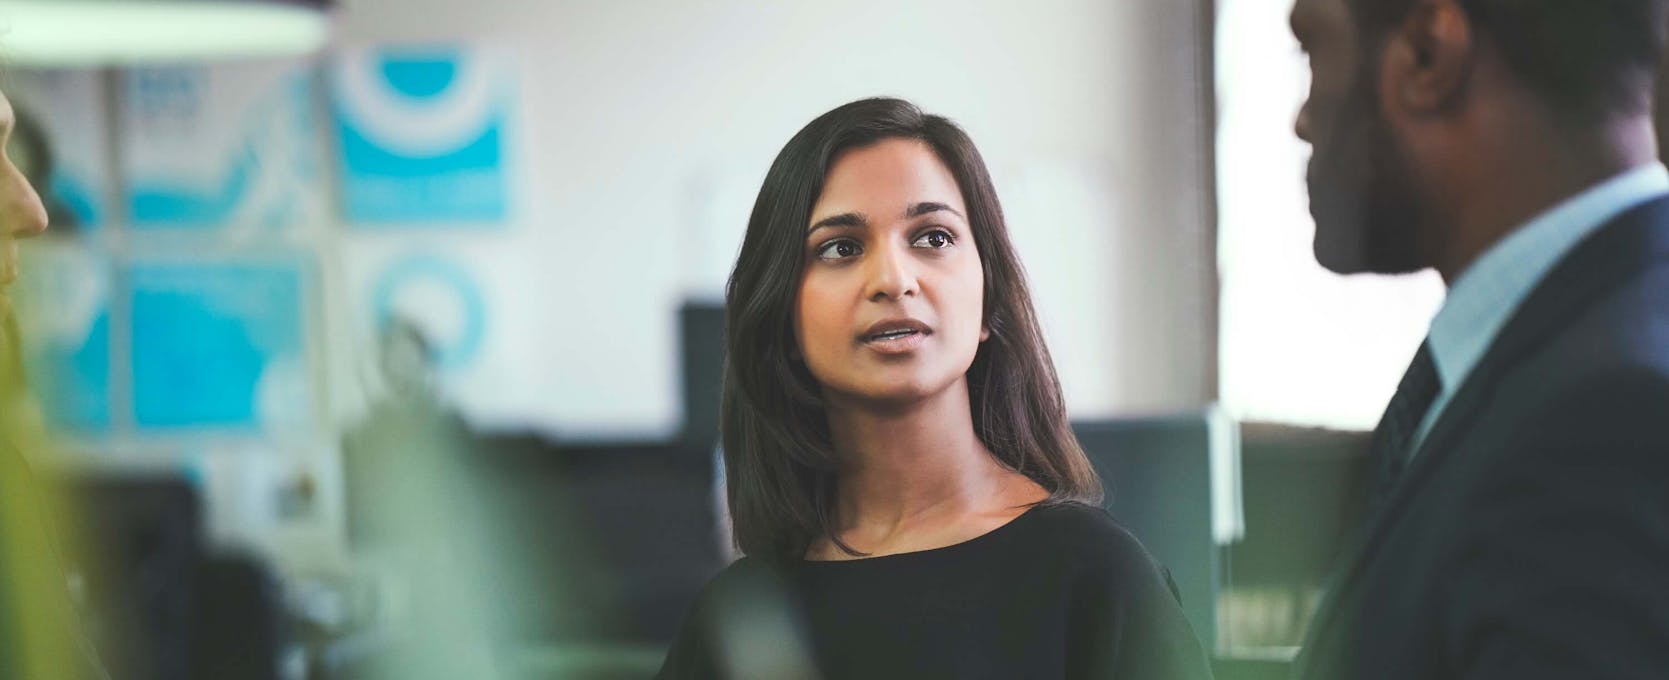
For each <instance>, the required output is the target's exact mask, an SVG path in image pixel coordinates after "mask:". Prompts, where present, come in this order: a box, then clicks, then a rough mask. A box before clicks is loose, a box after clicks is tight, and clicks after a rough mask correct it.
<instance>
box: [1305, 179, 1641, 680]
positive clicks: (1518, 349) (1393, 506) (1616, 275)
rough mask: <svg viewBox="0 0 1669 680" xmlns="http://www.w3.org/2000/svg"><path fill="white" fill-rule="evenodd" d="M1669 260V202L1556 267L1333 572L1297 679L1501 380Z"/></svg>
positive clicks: (1612, 227)
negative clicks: (1582, 316) (1591, 309)
mask: <svg viewBox="0 0 1669 680" xmlns="http://www.w3.org/2000/svg"><path fill="white" fill-rule="evenodd" d="M1666 257H1669V197H1665V198H1657V199H1653V200H1651V201H1648V202H1646V203H1644V204H1641V205H1640V206H1637V207H1635V208H1633V209H1630V210H1628V211H1626V212H1624V213H1623V214H1622V215H1620V216H1618V217H1616V218H1614V219H1612V220H1611V222H1610V223H1608V224H1606V225H1605V226H1604V227H1601V228H1600V229H1598V230H1596V231H1595V232H1594V233H1593V234H1592V235H1590V236H1589V237H1588V238H1587V239H1586V240H1584V241H1582V242H1581V243H1579V244H1578V245H1577V246H1576V247H1575V248H1573V249H1572V250H1571V252H1569V253H1567V254H1566V255H1565V257H1564V258H1562V259H1561V260H1560V261H1559V264H1557V265H1556V266H1555V267H1554V268H1553V269H1552V270H1551V271H1550V272H1549V273H1548V275H1547V276H1545V277H1543V279H1542V281H1541V282H1540V283H1539V284H1537V286H1536V288H1535V289H1534V290H1533V291H1531V293H1530V295H1529V296H1528V297H1526V298H1525V300H1524V303H1523V304H1521V305H1520V306H1519V308H1518V310H1517V311H1515V312H1514V313H1513V316H1512V318H1511V319H1510V320H1509V321H1508V322H1507V324H1506V325H1505V326H1504V327H1502V329H1501V332H1500V333H1499V334H1497V335H1496V337H1495V339H1494V341H1492V342H1491V344H1490V347H1489V349H1488V351H1486V352H1485V353H1484V356H1483V358H1482V360H1480V361H1479V362H1478V366H1477V367H1476V368H1474V369H1473V370H1472V373H1471V374H1470V375H1468V376H1467V378H1466V381H1465V382H1464V383H1462V384H1461V387H1460V389H1459V390H1458V391H1457V392H1456V393H1455V397H1454V399H1452V400H1451V401H1450V402H1449V404H1448V406H1446V407H1445V408H1444V410H1443V413H1442V415H1440V416H1439V417H1438V419H1437V422H1436V424H1435V425H1434V426H1433V427H1432V430H1431V433H1430V434H1429V435H1428V436H1427V437H1426V438H1425V440H1424V441H1423V442H1422V443H1421V444H1420V448H1419V450H1418V452H1417V453H1418V455H1416V456H1414V459H1413V461H1411V463H1410V465H1409V467H1408V469H1407V470H1405V471H1404V473H1403V479H1402V481H1401V482H1400V483H1399V484H1398V485H1397V488H1396V489H1395V491H1394V492H1393V493H1392V494H1391V497H1390V499H1389V500H1388V501H1387V502H1386V504H1385V506H1384V507H1383V508H1382V509H1381V510H1380V511H1379V512H1378V513H1377V514H1376V515H1375V516H1374V517H1373V518H1372V519H1371V520H1370V521H1369V524H1368V529H1367V530H1366V531H1363V532H1359V534H1358V537H1357V539H1356V540H1355V542H1354V544H1353V545H1352V546H1350V547H1351V549H1350V550H1349V551H1348V552H1347V553H1346V554H1347V555H1348V557H1347V558H1346V561H1345V562H1344V563H1343V564H1342V568H1341V569H1339V570H1338V571H1336V572H1335V575H1334V578H1333V582H1332V583H1331V584H1330V586H1329V587H1328V589H1327V590H1328V592H1327V595H1326V596H1325V599H1324V600H1323V601H1322V605H1321V607H1320V608H1319V609H1318V610H1317V612H1316V615H1315V617H1314V618H1313V619H1312V620H1311V624H1310V628H1309V634H1308V635H1307V637H1308V640H1306V641H1305V644H1304V655H1303V657H1301V658H1300V659H1299V664H1298V677H1305V675H1304V674H1305V673H1306V672H1307V671H1308V669H1307V666H1308V663H1307V657H1309V656H1310V650H1311V649H1312V647H1319V646H1321V643H1324V642H1326V641H1328V639H1329V637H1330V636H1331V635H1334V634H1335V633H1336V632H1338V631H1340V629H1341V628H1344V629H1345V630H1346V631H1348V627H1341V626H1340V625H1339V623H1340V622H1338V621H1336V620H1335V619H1336V618H1337V617H1338V615H1339V611H1338V607H1339V605H1338V601H1339V599H1340V597H1339V596H1340V594H1341V593H1343V592H1346V591H1347V590H1349V589H1350V588H1352V587H1353V586H1354V585H1355V582H1356V580H1357V579H1358V578H1359V577H1360V576H1361V573H1362V570H1363V569H1364V568H1365V567H1366V565H1367V564H1368V563H1369V562H1370V561H1371V558H1372V557H1373V556H1374V555H1375V554H1376V553H1377V551H1378V549H1379V547H1380V545H1381V543H1383V541H1384V538H1385V533H1386V532H1388V531H1389V530H1390V529H1391V527H1392V526H1394V525H1395V524H1396V521H1397V520H1398V519H1399V518H1400V517H1401V516H1402V514H1403V512H1404V510H1405V509H1406V508H1407V506H1408V504H1409V503H1410V502H1411V500H1412V499H1413V498H1414V497H1415V496H1416V495H1417V494H1418V493H1419V492H1420V490H1421V489H1422V488H1423V487H1424V485H1425V482H1426V480H1428V479H1430V477H1431V476H1432V475H1433V474H1435V470H1437V469H1439V468H1441V467H1442V465H1443V463H1444V461H1445V460H1447V459H1448V458H1449V456H1450V455H1451V449H1452V446H1451V444H1452V443H1453V440H1454V439H1456V438H1457V437H1459V436H1460V435H1462V434H1464V433H1465V432H1466V427H1467V425H1469V424H1470V423H1471V422H1472V421H1473V418H1474V415H1475V414H1476V412H1477V411H1478V409H1479V408H1481V407H1482V406H1483V405H1484V404H1486V403H1488V398H1489V396H1490V395H1491V394H1492V393H1493V392H1494V390H1495V386H1496V384H1497V383H1498V382H1499V381H1500V379H1501V377H1502V376H1503V375H1504V374H1505V373H1506V372H1507V370H1509V369H1510V368H1512V367H1513V366H1515V365H1517V364H1518V363H1519V362H1520V361H1522V360H1523V359H1524V357H1525V355H1527V354H1528V353H1529V352H1531V351H1532V350H1534V349H1535V348H1536V347H1538V346H1539V345H1540V344H1541V342H1542V341H1543V340H1544V339H1545V338H1546V337H1547V336H1548V335H1549V334H1550V333H1552V332H1554V331H1556V330H1558V329H1559V328H1561V327H1563V325H1564V324H1565V323H1566V322H1567V320H1568V319H1569V318H1570V317H1571V316H1572V315H1573V314H1575V313H1577V312H1579V311H1581V309H1582V308H1583V307H1584V306H1585V305H1586V304H1587V303H1589V302H1590V301H1592V300H1593V299H1594V298H1595V297H1596V296H1598V295H1599V294H1600V293H1602V292H1604V291H1605V290H1608V289H1610V288H1612V287H1614V286H1616V285H1618V284H1620V283H1622V282H1623V281H1624V280H1626V279H1627V278H1628V277H1630V276H1632V275H1634V274H1636V273H1638V272H1640V271H1643V270H1644V269H1646V268H1647V267H1648V266H1650V265H1651V263H1652V262H1653V261H1654V260H1658V259H1663V258H1666Z"/></svg>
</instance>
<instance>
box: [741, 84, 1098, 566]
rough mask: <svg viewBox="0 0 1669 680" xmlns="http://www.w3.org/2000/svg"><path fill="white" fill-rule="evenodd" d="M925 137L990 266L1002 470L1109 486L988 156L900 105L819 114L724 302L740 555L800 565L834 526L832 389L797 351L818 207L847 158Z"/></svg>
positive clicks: (756, 223) (985, 390)
mask: <svg viewBox="0 0 1669 680" xmlns="http://www.w3.org/2000/svg"><path fill="white" fill-rule="evenodd" d="M899 138H902V139H915V140H920V141H922V142H924V143H926V144H927V145H928V146H929V147H930V148H932V149H933V151H934V153H935V154H936V155H937V156H938V157H939V160H940V161H941V162H942V163H944V164H945V166H946V167H947V168H949V169H950V172H951V174H952V176H954V177H955V179H956V184H957V186H958V187H960V188H961V191H962V200H963V202H964V203H965V204H966V207H967V209H968V224H969V227H970V228H972V230H973V235H974V242H975V245H976V247H977V250H978V252H979V259H980V267H981V269H983V271H984V274H985V300H984V307H985V327H986V328H987V329H989V330H990V338H989V339H988V340H986V341H985V342H983V343H981V344H980V347H979V350H978V352H977V353H976V354H975V356H974V361H973V365H972V366H970V367H969V368H968V374H967V375H968V392H969V401H970V404H971V407H972V411H973V413H972V416H973V424H974V431H975V433H976V434H977V435H978V436H979V439H980V441H981V442H983V443H984V444H985V446H986V447H987V448H989V449H990V450H991V452H992V453H993V454H995V455H996V457H997V460H998V461H999V462H1000V463H1002V464H1003V465H1005V466H1007V467H1009V468H1011V469H1013V470H1015V471H1017V472H1020V473H1021V474H1024V475H1026V476H1027V477H1029V478H1031V479H1032V480H1033V481H1035V482H1037V483H1038V484H1039V485H1041V486H1042V487H1043V488H1045V489H1047V490H1048V491H1049V498H1048V499H1047V500H1045V501H1043V502H1044V503H1059V502H1065V501H1083V502H1092V503H1093V502H1097V501H1098V500H1099V499H1100V497H1101V483H1100V480H1099V479H1098V478H1097V477H1096V474H1095V470H1094V468H1093V467H1091V465H1090V463H1089V459H1088V458H1086V457H1085V456H1084V452H1083V449H1082V447H1080V446H1079V445H1078V440H1077V438H1076V437H1075V436H1073V434H1072V430H1071V428H1070V427H1069V426H1068V424H1067V420H1066V406H1065V402H1064V400H1063V399H1062V398H1061V389H1060V380H1059V379H1058V378H1056V376H1055V368H1054V362H1053V361H1052V360H1051V359H1050V358H1049V350H1048V348H1047V347H1046V346H1045V345H1044V342H1043V334H1042V333H1041V332H1040V330H1039V328H1038V324H1037V315H1036V313H1035V312H1033V310H1032V303H1031V294H1030V293H1029V292H1028V291H1027V288H1026V280H1025V274H1024V272H1023V271H1022V270H1021V267H1020V261H1019V258H1018V257H1017V256H1016V255H1015V252H1014V247H1013V246H1012V245H1011V244H1010V243H1009V240H1008V228H1007V226H1005V224H1004V222H1003V213H1002V206H1001V205H1000V204H999V203H998V201H997V192H996V190H995V189H994V188H993V187H992V185H991V177H990V174H989V173H988V172H987V171H986V169H985V161H984V160H983V159H981V158H980V155H979V151H978V150H977V149H975V148H974V144H973V141H972V140H971V139H969V138H968V135H967V134H966V133H964V132H963V131H962V130H961V128H958V127H957V126H956V124H954V123H952V122H950V121H949V120H947V119H945V118H942V117H940V116H933V115H928V114H924V113H922V112H921V110H920V109H917V108H916V107H915V105H913V104H911V103H909V102H906V101H903V100H899V99H864V100H860V101H855V102H852V103H850V104H846V105H844V106H841V107H839V108H836V109H834V110H833V111H830V112H828V113H825V114H823V115H821V116H818V117H817V119H816V120H813V121H811V123H810V124H808V125H806V126H805V128H804V129H801V130H800V131H799V133H797V134H795V135H794V137H793V139H790V140H788V144H787V145H786V146H784V147H783V149H782V152H781V153H779V154H777V157H776V160H775V161H774V162H772V163H771V169H770V171H769V172H768V173H767V174H766V175H765V183H764V185H762V186H761V187H760V189H759V198H758V199H757V200H756V201H755V202H754V205H753V214H752V216H751V217H749V218H748V232H747V236H746V237H745V238H744V239H743V241H742V250H741V254H740V255H739V256H738V257H737V259H736V269H735V270H734V271H732V272H731V274H730V283H729V286H728V288H727V290H726V297H725V302H726V309H725V315H726V318H725V351H726V356H727V359H726V361H725V377H724V389H723V397H722V401H721V404H720V412H721V416H720V420H721V428H722V431H723V442H724V460H725V466H726V476H727V478H728V484H727V493H728V496H729V503H730V515H731V519H732V521H733V522H734V525H735V532H736V543H737V546H738V547H740V548H741V550H742V552H744V553H746V554H749V555H760V556H766V557H771V558H781V559H798V558H800V557H802V556H803V554H804V552H805V550H806V549H807V548H808V547H809V546H810V545H811V542H812V541H814V540H816V539H817V538H818V537H819V536H825V535H827V536H830V537H831V538H834V539H835V540H836V543H837V544H839V545H840V547H841V548H842V549H845V550H847V551H848V552H851V553H853V554H857V553H856V552H855V551H853V550H851V548H850V547H849V546H846V545H844V544H840V543H839V538H838V536H837V535H836V532H835V530H834V529H835V526H836V524H835V498H836V496H835V474H836V470H837V461H836V460H835V454H834V451H833V448H832V445H831V444H830V438H829V424H828V419H827V416H826V414H825V411H824V406H823V401H822V397H821V390H820V388H819V386H818V384H817V382H816V380H815V379H814V378H813V377H812V375H811V373H810V372H809V371H808V370H807V369H806V367H805V364H804V363H803V362H802V361H801V360H800V359H798V354H797V352H796V343H795V339H794V315H795V304H796V300H797V298H798V292H799V289H800V279H801V275H802V273H803V270H804V266H805V235H806V228H807V226H808V225H809V223H810V221H811V210H812V207H813V205H814V204H815V203H816V202H817V198H818V196H819V195H820V194H821V193H822V190H823V182H824V179H825V176H826V175H827V173H828V170H829V167H830V165H831V164H832V163H833V162H834V161H835V160H836V159H837V158H838V157H840V155H841V154H842V153H844V152H847V151H850V150H853V149H858V148H863V147H866V146H869V145H872V144H875V143H877V142H880V141H882V140H887V139H899Z"/></svg>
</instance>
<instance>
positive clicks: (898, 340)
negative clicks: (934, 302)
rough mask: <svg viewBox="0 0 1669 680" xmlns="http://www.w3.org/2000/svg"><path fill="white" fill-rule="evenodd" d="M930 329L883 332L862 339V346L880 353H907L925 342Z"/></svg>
mask: <svg viewBox="0 0 1669 680" xmlns="http://www.w3.org/2000/svg"><path fill="white" fill-rule="evenodd" d="M929 335H932V333H931V332H930V331H918V330H906V331H900V332H894V333H883V334H880V335H876V336H871V337H869V338H867V339H865V340H864V342H863V346H864V347H867V348H869V349H870V350H873V351H875V352H878V353H881V354H909V353H910V352H914V351H916V349H917V348H919V347H921V346H922V343H925V342H927V336H929Z"/></svg>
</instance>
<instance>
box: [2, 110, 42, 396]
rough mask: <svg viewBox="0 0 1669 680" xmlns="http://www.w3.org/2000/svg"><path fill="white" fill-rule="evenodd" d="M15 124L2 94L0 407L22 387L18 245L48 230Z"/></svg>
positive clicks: (13, 115)
mask: <svg viewBox="0 0 1669 680" xmlns="http://www.w3.org/2000/svg"><path fill="white" fill-rule="evenodd" d="M15 125H16V115H15V114H14V112H13V110H12V105H11V101H10V100H9V99H7V98H6V95H5V93H3V92H0V150H3V151H0V408H3V407H4V406H11V405H13V404H12V402H13V401H14V399H15V398H16V397H17V395H18V394H19V393H20V391H21V389H22V384H23V362H22V359H21V356H22V351H21V349H20V347H19V345H18V342H19V339H18V333H17V319H16V318H15V317H14V316H13V314H12V305H11V299H10V298H8V297H7V290H6V289H7V287H9V286H10V285H11V284H12V283H14V282H16V281H17V277H18V271H19V264H18V248H17V242H18V241H19V240H22V239H26V238H30V237H32V236H35V235H38V234H40V233H41V232H43V231H46V207H45V206H44V205H43V204H42V203H41V197H40V195H39V194H37V193H35V188H34V186H32V185H31V184H30V183H29V179H28V177H26V176H25V175H24V174H23V171H22V170H20V169H19V168H18V166H17V164H16V163H14V162H13V159H12V153H11V149H12V148H13V144H12V135H13V128H14V127H15ZM5 410H8V411H9V410H10V409H5ZM4 424H5V423H4V422H0V425H4Z"/></svg>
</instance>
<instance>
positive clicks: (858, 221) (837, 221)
mask: <svg viewBox="0 0 1669 680" xmlns="http://www.w3.org/2000/svg"><path fill="white" fill-rule="evenodd" d="M868 225H869V219H868V218H866V217H864V215H863V213H860V212H849V213H841V214H839V215H831V216H829V217H825V218H823V219H820V220H817V221H816V222H814V223H812V225H811V228H810V229H807V230H806V233H807V234H810V233H812V232H814V231H817V230H818V229H823V228H825V227H827V228H837V229H838V228H851V227H864V226H868Z"/></svg>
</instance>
